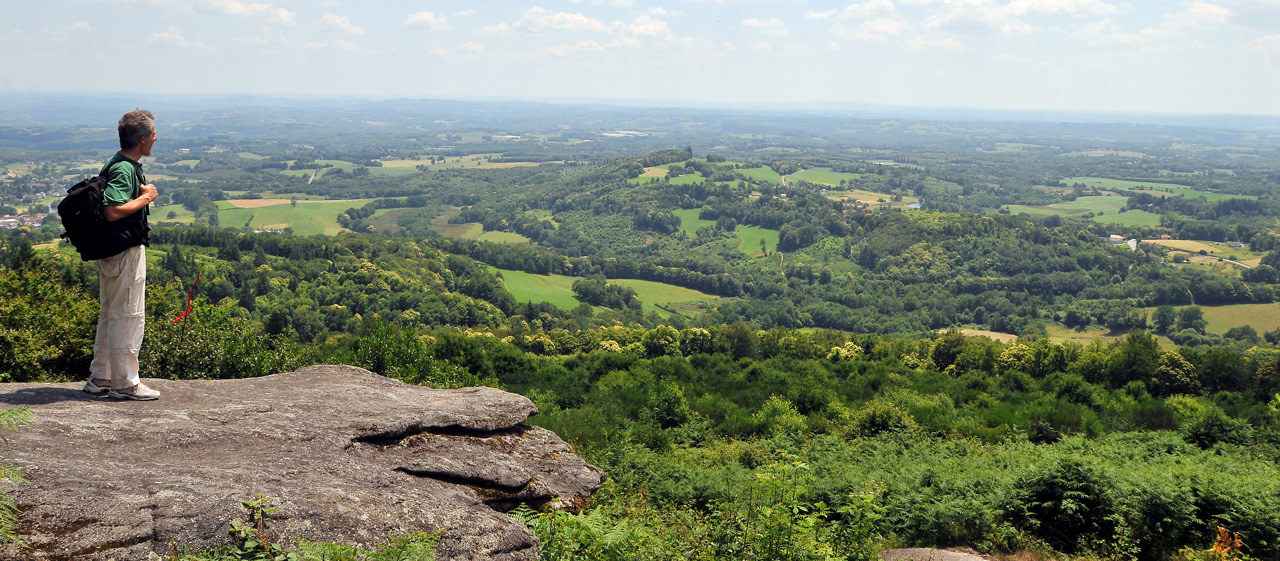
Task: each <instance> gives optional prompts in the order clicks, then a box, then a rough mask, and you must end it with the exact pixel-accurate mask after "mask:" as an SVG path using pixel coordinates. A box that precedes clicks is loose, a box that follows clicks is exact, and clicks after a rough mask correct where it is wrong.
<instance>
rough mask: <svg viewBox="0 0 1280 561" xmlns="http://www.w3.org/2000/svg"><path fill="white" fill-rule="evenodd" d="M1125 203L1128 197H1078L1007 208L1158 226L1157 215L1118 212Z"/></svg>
mask: <svg viewBox="0 0 1280 561" xmlns="http://www.w3.org/2000/svg"><path fill="white" fill-rule="evenodd" d="M1127 202H1129V197H1109V196H1094V197H1078V198H1076V200H1074V201H1067V202H1062V203H1054V204H1051V205H1043V206H1026V205H1009V206H1008V207H1007V208H1008V209H1009V212H1010V213H1013V214H1022V213H1026V214H1030V215H1033V216H1048V215H1053V214H1056V215H1058V216H1066V217H1072V218H1080V217H1081V216H1083V215H1084V214H1088V213H1094V214H1095V216H1094V217H1093V220H1094V221H1097V222H1102V223H1104V224H1122V225H1126V226H1157V225H1159V224H1160V215H1158V214H1152V213H1150V212H1146V211H1142V210H1130V211H1128V212H1123V213H1122V212H1120V209H1122V208H1124V205H1125V203H1127Z"/></svg>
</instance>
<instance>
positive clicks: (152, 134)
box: [84, 109, 160, 400]
mask: <svg viewBox="0 0 1280 561" xmlns="http://www.w3.org/2000/svg"><path fill="white" fill-rule="evenodd" d="M117 129H118V132H119V133H120V151H119V152H117V153H116V155H115V157H113V158H111V161H109V162H107V165H106V166H105V167H103V168H102V169H103V171H102V172H101V173H102V175H104V176H106V178H107V188H106V191H104V192H103V195H102V204H103V209H102V214H103V216H104V217H105V218H106V219H107V222H108V223H110V225H111V238H112V240H113V241H115V242H118V243H119V245H120V246H121V247H120V249H121V250H122V251H121V252H120V253H118V254H116V255H112V256H110V257H106V258H103V259H99V260H98V301H99V311H98V332H97V335H96V336H95V338H94V342H93V362H92V363H91V364H90V365H89V379H88V380H86V381H85V383H84V391H86V392H88V393H91V394H95V395H100V394H103V393H105V394H108V395H110V396H111V397H114V398H119V399H135V400H151V399H157V398H159V397H160V392H158V391H155V390H153V389H151V388H148V387H147V386H146V385H144V384H143V383H142V381H141V380H139V378H138V353H139V351H140V350H141V349H142V332H143V322H144V320H145V318H146V299H145V296H146V294H145V292H146V288H147V259H146V253H145V252H144V249H143V248H144V247H145V246H147V245H149V242H150V238H149V236H148V234H147V233H148V232H149V231H150V227H149V226H148V225H147V215H148V214H149V213H150V210H149V208H148V205H150V204H151V202H152V201H154V200H156V197H157V196H158V195H159V193H158V192H157V191H156V187H155V185H152V184H150V183H147V178H146V176H145V175H143V173H142V164H141V163H139V161H140V160H141V159H142V157H143V156H150V155H151V147H152V146H153V145H154V144H155V143H156V138H157V137H156V122H155V116H153V115H152V114H151V112H150V111H146V110H143V109H135V110H133V111H130V112H128V113H125V115H124V117H121V118H120V123H119V125H118V127H117Z"/></svg>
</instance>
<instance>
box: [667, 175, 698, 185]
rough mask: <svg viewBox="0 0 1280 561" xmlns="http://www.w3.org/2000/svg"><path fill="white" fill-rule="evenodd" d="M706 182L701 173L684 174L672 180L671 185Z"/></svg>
mask: <svg viewBox="0 0 1280 561" xmlns="http://www.w3.org/2000/svg"><path fill="white" fill-rule="evenodd" d="M706 180H707V178H705V177H703V176H702V174H701V173H686V174H684V175H681V176H679V177H675V178H672V179H671V184H672V185H693V184H694V183H702V182H703V181H706Z"/></svg>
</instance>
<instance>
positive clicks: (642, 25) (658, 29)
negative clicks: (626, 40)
mask: <svg viewBox="0 0 1280 561" xmlns="http://www.w3.org/2000/svg"><path fill="white" fill-rule="evenodd" d="M612 28H613V29H614V30H616V31H619V32H622V33H625V34H627V35H639V36H642V37H670V36H671V28H670V27H668V26H667V22H665V21H662V20H660V19H654V18H651V17H649V16H636V18H635V19H634V20H632V21H631V23H626V22H624V21H621V20H619V21H615V22H613V25H612Z"/></svg>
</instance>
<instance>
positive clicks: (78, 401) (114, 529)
mask: <svg viewBox="0 0 1280 561" xmlns="http://www.w3.org/2000/svg"><path fill="white" fill-rule="evenodd" d="M147 384H148V385H150V386H152V387H153V388H155V389H157V390H160V391H161V392H162V394H163V396H162V397H161V399H160V400H159V401H149V402H133V401H121V400H116V399H110V398H99V397H94V396H90V395H88V394H85V393H83V392H81V391H80V386H81V384H0V404H2V406H4V407H13V406H17V405H27V406H29V407H30V408H31V410H32V411H33V412H34V413H35V415H36V420H35V422H34V423H32V424H31V425H30V426H26V427H23V428H22V429H21V430H19V431H17V432H16V433H11V434H9V435H8V436H9V442H8V444H7V445H5V446H3V447H0V457H3V458H5V459H6V460H7V461H8V462H10V463H12V464H14V465H16V466H18V467H20V468H22V470H23V471H24V472H25V474H26V476H27V478H28V479H29V480H30V483H29V484H27V485H18V486H14V485H11V484H6V485H5V488H6V490H8V491H9V492H10V494H11V496H12V497H13V498H14V500H15V501H16V502H17V503H18V505H19V506H20V508H21V509H22V514H21V518H20V521H19V526H18V531H19V534H20V535H21V536H22V539H23V540H24V541H26V543H27V544H28V545H29V546H30V549H24V550H18V549H14V548H13V547H12V546H9V549H3V550H0V557H3V558H5V559H9V558H22V559H108V558H114V559H118V560H122V561H123V560H126V559H146V558H147V556H148V554H149V553H151V552H155V553H159V554H167V553H169V549H170V544H174V543H176V544H182V545H183V546H186V547H189V548H197V549H198V548H203V547H207V546H213V545H216V544H219V543H226V542H228V541H229V540H230V535H229V534H228V528H229V527H230V523H231V521H232V520H234V519H244V517H245V514H246V512H245V509H244V507H243V506H242V505H241V501H245V500H248V499H252V498H253V497H254V495H255V494H256V493H261V494H264V495H267V496H269V497H272V499H273V500H272V503H271V504H272V505H273V506H274V507H275V508H276V509H277V510H278V511H279V512H278V514H276V515H275V516H274V519H275V520H276V523H275V525H274V526H273V527H272V533H273V534H275V536H284V537H301V538H306V539H309V540H325V541H339V542H347V543H353V544H357V545H361V546H364V547H369V546H376V545H378V544H380V543H383V542H385V540H386V539H387V538H388V537H394V536H401V535H408V534H411V533H414V532H419V531H426V532H431V531H437V530H441V529H443V530H444V531H445V534H444V538H443V539H442V541H441V544H440V549H439V557H440V559H442V560H449V559H494V560H533V559H536V558H537V540H536V539H535V538H534V537H533V535H532V534H531V533H530V532H529V531H528V530H527V529H526V528H524V526H522V525H521V524H519V523H517V522H515V521H514V520H512V519H511V518H509V517H507V516H506V515H504V514H502V512H501V511H504V510H506V509H510V508H512V507H514V506H516V505H518V504H520V503H529V504H532V505H535V506H539V507H543V508H562V509H569V510H576V509H580V508H582V507H584V506H585V505H586V503H587V501H588V500H589V498H590V496H591V493H592V492H593V491H595V489H597V488H598V487H599V486H600V484H601V483H602V482H603V481H604V474H603V473H602V472H601V471H600V469H598V468H596V467H594V466H591V465H589V464H587V463H586V462H584V461H583V460H582V459H581V458H579V457H578V456H576V455H574V453H573V452H572V450H570V448H569V446H568V445H567V444H565V442H564V441H562V440H561V439H560V438H559V437H557V436H556V435H555V434H554V433H552V432H550V431H547V430H545V429H541V428H538V427H531V426H528V425H526V424H524V421H525V420H526V419H527V418H528V417H529V416H530V415H533V414H535V413H537V409H536V408H535V407H534V405H533V403H532V402H530V401H529V400H528V399H526V398H524V397H521V396H518V395H514V394H510V393H506V392H503V391H500V390H496V389H493V388H466V389H460V390H433V389H428V388H422V387H417V386H410V385H406V384H403V383H400V382H398V381H395V380H391V379H388V378H384V377H382V376H378V375H375V374H372V373H370V372H368V371H366V370H362V369H359V368H352V367H344V366H316V367H311V368H306V369H303V370H299V371H297V372H290V373H286V374H276V375H274V376H267V377H263V378H253V379H244V380H209V381H167V380H147Z"/></svg>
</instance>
